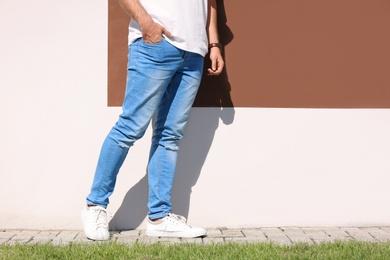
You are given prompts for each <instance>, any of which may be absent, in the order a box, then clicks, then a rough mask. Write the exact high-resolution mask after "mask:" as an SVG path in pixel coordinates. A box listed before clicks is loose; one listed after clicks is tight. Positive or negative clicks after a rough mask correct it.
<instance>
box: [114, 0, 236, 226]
mask: <svg viewBox="0 0 390 260" xmlns="http://www.w3.org/2000/svg"><path fill="white" fill-rule="evenodd" d="M218 24H219V34H220V41H221V43H222V44H223V45H224V46H225V45H227V44H229V43H230V42H231V41H232V40H233V33H232V32H231V30H230V29H229V27H228V26H227V18H226V13H225V8H224V2H223V0H219V1H218ZM223 56H224V59H225V69H224V71H223V73H222V74H221V75H219V76H218V77H209V76H207V73H206V71H207V68H209V67H210V62H209V60H210V59H209V57H208V56H206V58H205V64H204V67H205V69H204V72H203V75H204V76H203V79H202V82H201V85H200V88H199V91H198V95H197V98H196V100H195V102H194V106H195V107H213V108H214V109H207V111H204V112H203V111H201V112H200V113H191V116H190V119H189V122H188V124H187V127H186V131H185V138H184V139H183V140H182V141H181V143H180V151H179V155H178V157H179V158H178V165H177V168H176V176H175V182H174V185H173V189H172V199H171V201H172V205H173V211H174V212H175V213H177V214H180V215H183V216H185V217H188V213H189V207H190V200H191V191H192V187H193V186H195V185H196V183H197V181H198V178H199V176H200V172H201V170H202V167H203V165H204V162H205V160H206V157H207V155H208V152H209V150H210V147H211V144H212V142H213V139H214V135H215V132H216V130H217V128H218V125H219V120H220V119H221V120H222V122H223V123H224V124H226V125H229V124H232V123H233V121H234V106H233V102H232V100H231V96H230V91H231V85H230V83H229V81H228V73H227V60H226V54H225V52H223ZM130 160H131V158H130ZM147 200H148V177H147V175H145V176H144V177H143V178H142V179H141V180H140V181H139V182H138V183H137V184H135V185H134V186H133V187H132V188H131V189H130V190H129V191H128V192H127V193H126V195H125V197H124V199H123V202H122V204H121V206H120V207H119V209H118V210H117V212H116V213H115V215H114V217H113V218H112V219H111V221H110V229H111V230H130V229H136V228H137V227H138V226H139V225H140V224H141V223H142V222H143V220H144V219H145V217H146V216H147V214H148V208H147Z"/></svg>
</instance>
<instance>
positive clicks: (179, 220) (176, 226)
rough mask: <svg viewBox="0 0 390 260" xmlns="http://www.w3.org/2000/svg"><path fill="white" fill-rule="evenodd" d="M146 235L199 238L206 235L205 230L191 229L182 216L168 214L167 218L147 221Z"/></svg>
mask: <svg viewBox="0 0 390 260" xmlns="http://www.w3.org/2000/svg"><path fill="white" fill-rule="evenodd" d="M146 235H147V236H153V237H186V238H188V237H201V236H204V235H206V230H205V229H204V228H199V227H191V226H190V225H188V224H187V220H186V219H185V217H183V216H179V215H175V214H173V213H169V214H168V216H166V217H164V218H162V219H160V220H157V221H151V220H150V219H148V223H147V228H146Z"/></svg>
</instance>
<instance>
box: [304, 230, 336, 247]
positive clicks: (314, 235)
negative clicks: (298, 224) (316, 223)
mask: <svg viewBox="0 0 390 260" xmlns="http://www.w3.org/2000/svg"><path fill="white" fill-rule="evenodd" d="M301 230H302V231H303V232H304V233H305V234H306V236H308V237H309V238H310V239H311V240H312V241H313V242H314V243H315V244H319V243H322V242H333V241H334V239H332V238H331V237H330V236H329V235H328V234H326V233H325V231H324V230H322V229H321V228H301Z"/></svg>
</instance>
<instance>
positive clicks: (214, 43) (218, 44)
mask: <svg viewBox="0 0 390 260" xmlns="http://www.w3.org/2000/svg"><path fill="white" fill-rule="evenodd" d="M214 47H216V48H218V49H219V50H220V51H221V52H222V44H220V43H219V42H213V43H210V44H209V49H211V48H214Z"/></svg>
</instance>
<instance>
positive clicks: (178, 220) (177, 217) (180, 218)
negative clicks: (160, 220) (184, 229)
mask: <svg viewBox="0 0 390 260" xmlns="http://www.w3.org/2000/svg"><path fill="white" fill-rule="evenodd" d="M168 216H170V217H171V218H173V219H175V220H176V221H177V222H179V223H180V224H182V225H184V226H188V227H190V228H191V226H190V225H188V224H187V219H186V218H185V217H183V216H180V215H176V214H174V213H169V214H168Z"/></svg>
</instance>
